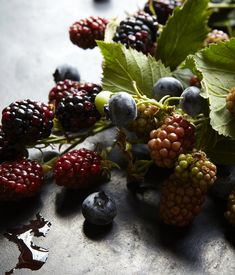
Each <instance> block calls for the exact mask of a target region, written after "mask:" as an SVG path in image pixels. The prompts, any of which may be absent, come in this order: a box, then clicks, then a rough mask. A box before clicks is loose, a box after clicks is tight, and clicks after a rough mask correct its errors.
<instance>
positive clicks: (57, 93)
mask: <svg viewBox="0 0 235 275" xmlns="http://www.w3.org/2000/svg"><path fill="white" fill-rule="evenodd" d="M80 90H85V91H87V92H88V94H89V95H90V96H91V97H92V100H94V99H95V97H96V95H97V94H98V93H99V92H100V91H101V90H102V88H101V87H100V86H99V85H97V84H94V83H89V82H87V83H80V82H76V81H71V80H65V81H60V82H58V83H57V84H56V86H55V87H54V88H52V89H51V90H50V92H49V96H48V98H49V104H53V105H54V106H55V108H56V107H57V106H58V104H59V102H60V101H61V99H62V98H64V97H66V96H68V95H72V94H73V93H74V92H77V91H80Z"/></svg>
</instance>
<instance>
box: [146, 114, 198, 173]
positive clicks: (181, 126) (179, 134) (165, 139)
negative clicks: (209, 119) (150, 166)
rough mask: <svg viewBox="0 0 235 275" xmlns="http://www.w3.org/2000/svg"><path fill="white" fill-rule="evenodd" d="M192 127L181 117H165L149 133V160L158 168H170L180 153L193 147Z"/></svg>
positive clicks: (175, 115)
mask: <svg viewBox="0 0 235 275" xmlns="http://www.w3.org/2000/svg"><path fill="white" fill-rule="evenodd" d="M194 128H195V127H194V125H193V124H191V123H190V122H189V121H187V120H186V119H185V118H184V117H183V116H182V115H178V114H173V115H171V116H167V117H166V118H165V119H164V121H163V123H162V125H161V126H160V127H159V128H158V129H156V130H152V131H151V132H150V140H149V142H148V147H149V150H150V155H151V158H152V159H153V160H154V162H155V163H156V164H157V165H158V166H160V167H167V168H171V167H173V166H174V164H175V161H176V160H177V158H178V156H179V155H180V154H181V153H184V152H188V151H190V150H192V148H193V146H194V132H195V131H194Z"/></svg>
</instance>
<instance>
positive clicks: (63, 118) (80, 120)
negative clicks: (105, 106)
mask: <svg viewBox="0 0 235 275" xmlns="http://www.w3.org/2000/svg"><path fill="white" fill-rule="evenodd" d="M92 98H93V96H90V95H89V94H88V93H87V92H86V91H85V90H81V91H79V92H78V91H77V92H74V93H73V94H72V95H68V96H67V97H65V98H63V99H62V100H61V101H60V103H59V104H58V106H57V109H56V113H55V114H56V118H57V119H58V120H59V121H60V123H61V125H62V127H63V129H64V130H65V131H70V132H77V131H79V130H81V129H85V128H88V127H90V126H92V125H93V124H95V122H96V121H97V120H98V119H100V114H99V112H98V111H97V109H96V107H95V104H94V100H92Z"/></svg>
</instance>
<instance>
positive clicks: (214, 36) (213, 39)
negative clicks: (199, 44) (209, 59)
mask: <svg viewBox="0 0 235 275" xmlns="http://www.w3.org/2000/svg"><path fill="white" fill-rule="evenodd" d="M228 40H229V36H228V35H227V33H225V32H223V31H221V30H216V29H214V30H213V31H211V32H209V33H208V34H207V38H206V39H205V41H204V43H203V45H204V47H207V46H209V45H210V44H212V43H218V42H223V41H228Z"/></svg>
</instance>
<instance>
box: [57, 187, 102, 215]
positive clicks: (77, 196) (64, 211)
mask: <svg viewBox="0 0 235 275" xmlns="http://www.w3.org/2000/svg"><path fill="white" fill-rule="evenodd" d="M96 191H97V190H96V189H86V190H77V189H66V188H63V189H62V190H61V191H60V192H59V193H57V194H56V199H55V208H56V213H57V214H58V215H60V216H61V217H67V216H70V215H73V214H76V213H78V212H79V211H80V210H81V206H82V202H83V201H84V200H85V198H86V197H87V196H88V195H90V194H91V193H93V192H96Z"/></svg>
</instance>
